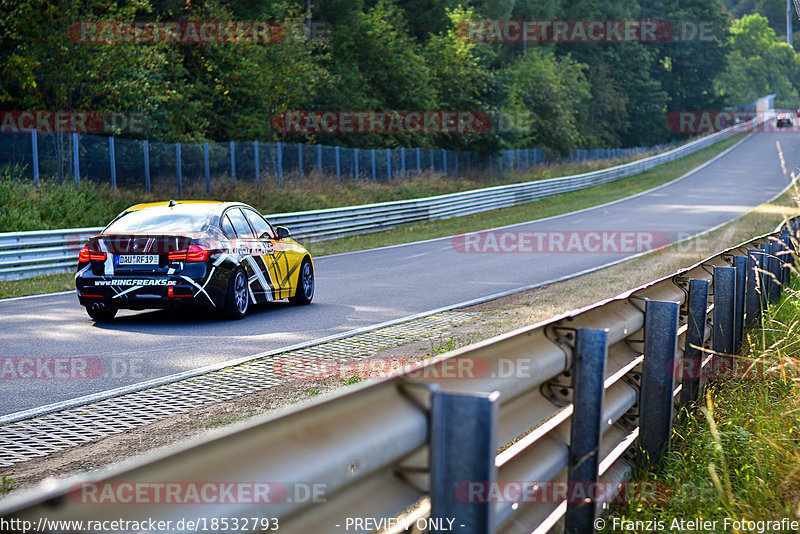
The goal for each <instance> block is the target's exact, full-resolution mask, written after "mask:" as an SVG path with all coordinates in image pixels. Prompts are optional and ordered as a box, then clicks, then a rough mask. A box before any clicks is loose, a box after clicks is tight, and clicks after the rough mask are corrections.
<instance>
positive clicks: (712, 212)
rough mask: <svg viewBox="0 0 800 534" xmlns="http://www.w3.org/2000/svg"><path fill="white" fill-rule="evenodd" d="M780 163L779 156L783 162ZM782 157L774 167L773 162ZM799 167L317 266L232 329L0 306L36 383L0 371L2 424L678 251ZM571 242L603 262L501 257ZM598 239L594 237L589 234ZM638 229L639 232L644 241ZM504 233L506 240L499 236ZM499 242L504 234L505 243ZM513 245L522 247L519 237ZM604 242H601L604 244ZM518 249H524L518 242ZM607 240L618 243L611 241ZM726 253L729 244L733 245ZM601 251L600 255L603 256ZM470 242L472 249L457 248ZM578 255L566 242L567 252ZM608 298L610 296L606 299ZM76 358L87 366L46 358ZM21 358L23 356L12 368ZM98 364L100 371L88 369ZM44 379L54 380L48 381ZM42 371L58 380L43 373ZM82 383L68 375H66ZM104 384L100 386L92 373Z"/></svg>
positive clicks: (689, 185) (714, 180) (194, 316)
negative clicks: (292, 293) (296, 297)
mask: <svg viewBox="0 0 800 534" xmlns="http://www.w3.org/2000/svg"><path fill="white" fill-rule="evenodd" d="M781 154H782V157H781ZM782 160H783V161H782ZM798 165H800V136H798V135H786V134H777V133H757V134H754V135H752V136H750V137H749V138H747V139H746V140H745V141H744V142H743V143H741V144H740V145H738V146H737V147H736V148H735V149H733V150H732V151H730V152H728V153H727V154H725V155H724V156H722V157H721V158H719V159H717V160H716V161H714V162H713V163H711V164H710V165H708V166H706V167H704V168H702V169H700V170H698V171H697V172H695V173H693V174H691V175H689V176H687V177H685V178H683V179H681V180H679V181H677V182H674V183H671V184H669V185H667V186H665V187H661V188H656V189H654V190H652V191H650V192H647V193H644V194H641V195H638V196H635V197H631V198H629V199H625V200H623V201H619V202H616V203H612V204H610V205H606V206H601V207H597V208H592V209H590V210H585V211H582V212H578V213H574V214H570V215H566V216H561V217H556V218H551V219H546V220H542V221H538V222H530V223H525V224H523V225H515V226H514V227H512V228H508V229H506V230H504V231H502V232H494V233H493V234H492V237H489V236H488V235H483V236H480V237H477V238H470V239H471V240H470V241H465V240H464V239H463V238H452V239H451V238H443V239H437V240H433V241H428V242H421V243H412V244H408V245H402V246H395V247H387V248H383V249H376V250H370V251H363V252H355V253H349V254H341V255H336V256H328V257H322V258H318V259H316V261H315V267H316V282H317V286H316V295H315V297H314V302H313V304H312V305H310V306H305V307H294V306H291V305H289V304H287V303H275V304H271V305H268V306H265V307H260V308H256V309H251V312H250V314H249V315H248V316H247V317H245V318H244V319H243V320H241V321H226V320H222V319H219V318H218V317H216V316H214V315H208V314H204V313H197V312H184V313H176V312H167V311H145V312H133V311H121V312H120V313H119V314H118V316H117V319H116V320H114V321H113V322H110V323H98V324H95V323H94V322H93V321H92V320H91V319H89V317H88V316H87V315H86V312H85V311H84V309H83V308H82V307H81V306H79V305H78V301H77V297H76V296H75V295H74V294H61V295H52V296H43V297H36V298H22V299H11V300H5V301H0V337H2V340H3V342H2V349H0V357H3V358H8V357H13V358H22V357H25V358H32V359H34V360H33V362H34V364H33V367H30V366H29V367H27V368H26V369H34V368H35V367H36V366H38V367H39V368H38V369H36V371H35V373H36V374H39V375H40V376H41V378H35V379H22V378H9V373H8V369H7V368H0V373H3V370H4V369H5V370H6V372H5V373H3V374H2V375H0V391H2V399H3V402H2V405H0V414H2V415H5V414H9V413H12V412H16V411H20V410H24V409H28V408H34V407H38V406H42V405H45V404H50V403H54V402H59V401H63V400H67V399H71V398H74V397H78V396H82V395H87V394H90V393H94V392H99V391H103V390H107V389H111V388H114V387H118V386H122V385H126V384H133V383H137V382H142V381H144V380H149V379H153V378H157V377H161V376H165V375H169V374H173V373H177V372H181V371H187V370H191V369H195V368H198V367H201V366H205V365H209V364H213V363H218V362H223V361H226V360H230V359H233V358H237V357H242V356H247V355H250V354H255V353H259V352H263V351H268V350H272V349H276V348H280V347H283V346H288V345H293V344H296V343H299V342H303V341H309V340H313V339H317V338H320V337H325V336H329V335H332V334H336V333H341V332H345V331H349V330H352V329H355V328H360V327H365V326H368V325H373V324H376V323H381V322H384V321H388V320H391V319H397V318H400V317H404V316H408V315H412V314H416V313H420V312H424V311H427V310H431V309H436V308H440V307H444V306H448V305H451V304H455V303H459V302H464V301H467V300H471V299H475V298H478V297H483V296H487V295H492V294H496V293H500V292H503V291H509V290H513V289H516V288H520V287H524V286H529V285H532V284H537V283H542V282H546V281H548V280H553V279H556V278H560V277H563V276H566V275H569V274H572V273H576V272H580V271H584V270H587V269H591V268H593V267H596V266H599V265H604V264H607V263H609V262H612V261H615V260H619V259H621V258H624V257H626V256H630V255H632V254H635V253H636V252H635V251H631V252H614V251H613V250H614V249H613V247H614V246H624V245H630V243H631V242H630V241H625V242H623V241H621V235H620V234H617V235H616V236H615V237H612V234H611V233H606V234H601V233H600V232H604V231H605V232H614V231H616V232H623V231H624V232H640V233H639V234H636V237H635V238H634V241H635V239H640V241H641V240H642V239H644V241H642V243H645V242H647V241H648V240H654V241H655V244H663V243H661V241H662V240H665V239H669V240H670V241H674V240H676V239H678V238H682V237H686V236H687V235H689V234H697V233H700V232H702V231H704V230H707V229H709V228H712V227H715V226H717V225H720V224H722V223H725V222H727V221H730V220H732V219H734V218H736V217H739V216H740V215H743V214H744V213H746V212H748V211H749V210H751V209H752V208H754V207H755V206H758V205H759V204H762V203H764V202H766V201H768V200H769V199H771V198H773V197H775V196H776V195H777V194H778V193H779V192H780V191H782V190H783V189H784V188H786V186H787V185H788V184H789V183H790V180H791V178H790V177H789V176H788V175H787V173H786V170H785V169H788V171H789V172H792V171H794V170H795V169H797V167H798ZM531 232H552V233H551V234H548V235H547V239H549V240H550V241H545V243H549V244H550V245H545V247H547V246H553V247H554V249H556V250H557V249H558V248H559V244H558V243H557V242H555V241H553V240H554V239H557V237H553V236H559V235H560V236H566V237H565V239H567V240H568V239H570V237H572V238H574V237H575V236H578V238H579V239H581V240H582V241H581V243H582V246H585V247H587V248H590V249H592V250H594V249H596V248H598V246H599V247H600V249H601V251H599V252H572V253H568V252H556V253H531V252H517V253H514V252H503V251H502V250H503V249H506V250H512V249H514V248H515V246H516V248H517V249H519V248H522V249H523V250H533V249H535V248H536V247H537V246H538V242H537V239H539V237H537V236H539V234H533V233H531ZM573 232H597V233H598V235H599V236H600V237H599V238H598V237H597V236H589V234H588V233H583V234H574V233H573ZM645 232H646V233H645ZM507 233H510V234H508V235H506V234H507ZM504 236H505V237H504ZM520 236H522V238H521V237H520ZM603 236H605V239H606V242H605V243H604V244H603V239H604V237H603ZM520 239H522V241H519V240H520ZM615 244H616V245H615ZM732 244H733V243H732ZM604 245H605V248H603V246H604ZM465 246H467V247H469V250H470V252H465V251H464V248H465ZM560 246H563V247H564V248H567V249H572V250H574V247H573V246H571V245H570V243H568V242H564V243H562V244H561V245H560ZM609 296H610V295H609ZM78 356H79V357H83V360H82V361H86V360H88V361H90V364H89V367H88V368H87V369H83V370H82V369H70V368H69V364H66V363H58V362H56V361H55V360H52V359H53V358H64V357H78ZM15 361H20V360H15ZM98 361H99V362H102V374H101V370H100V367H98V366H97V365H95V364H92V363H91V362H98ZM48 371H49V373H48ZM48 374H51V375H53V376H47V375H48ZM83 374H86V376H87V378H80V379H74V378H72V377H71V376H70V375H73V376H82V375H83ZM95 375H99V376H95Z"/></svg>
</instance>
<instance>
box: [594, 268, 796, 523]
mask: <svg viewBox="0 0 800 534" xmlns="http://www.w3.org/2000/svg"><path fill="white" fill-rule="evenodd" d="M798 288H800V283H798V282H797V281H796V280H795V283H794V284H793V285H792V287H790V288H787V290H786V291H785V292H784V295H783V297H782V298H781V300H780V301H779V302H778V303H776V304H775V305H773V306H771V307H770V309H769V310H768V311H767V312H765V314H764V318H763V321H762V324H761V326H759V327H756V328H754V329H753V330H752V331H750V332H748V333H747V334H746V339H745V343H744V346H743V349H742V351H741V354H740V356H739V357H737V358H736V360H735V362H736V367H735V372H734V373H731V376H730V378H728V379H724V380H718V381H715V382H714V383H713V385H711V386H710V387H708V388H707V390H706V392H705V395H704V396H703V397H702V398H701V399H699V400H698V406H697V408H698V409H697V410H694V411H691V412H689V413H684V415H685V417H684V418H682V421H681V422H680V423H678V424H677V425H676V426H675V427H674V429H673V437H672V450H671V451H670V453H669V454H668V456H667V459H666V464H665V467H664V469H663V470H662V471H661V472H658V473H655V474H652V473H644V472H643V473H638V474H637V476H636V477H635V478H636V479H638V480H641V481H648V480H649V481H655V482H656V487H657V488H658V491H657V492H656V494H655V495H648V496H647V498H640V499H634V500H635V501H636V502H630V503H626V504H620V505H616V506H614V507H612V509H611V510H610V514H609V517H608V518H607V525H609V527H608V528H607V529H606V530H605V532H612V531H613V529H612V528H611V520H612V519H613V518H614V517H616V518H618V519H624V520H626V521H646V520H657V521H662V522H663V524H664V525H666V527H667V528H669V526H670V525H672V524H673V521H674V520H675V519H678V520H680V519H693V518H699V519H703V520H708V521H712V522H713V523H712V524H711V525H712V528H710V529H709V528H704V529H703V531H704V532H706V531H708V532H731V531H736V529H735V528H734V527H735V526H736V525H733V524H731V523H730V522H729V523H728V524H727V525H726V523H725V518H726V517H727V518H730V519H744V520H751V521H759V520H760V521H764V520H780V519H782V518H789V519H792V520H798V519H800V390H799V389H798V387H800V291H798ZM739 526H740V527H741V525H739ZM762 526H763V525H762ZM750 527H753V528H756V529H758V528H760V527H758V525H750ZM753 528H739V529H738V531H740V532H749V531H751V530H753ZM766 531H767V532H775V531H779V530H776V529H775V528H770V529H767V530H766Z"/></svg>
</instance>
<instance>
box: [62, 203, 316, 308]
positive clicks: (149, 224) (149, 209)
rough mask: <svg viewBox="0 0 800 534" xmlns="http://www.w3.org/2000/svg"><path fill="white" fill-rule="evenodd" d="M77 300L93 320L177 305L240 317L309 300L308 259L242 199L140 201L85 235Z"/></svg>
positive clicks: (311, 290) (310, 270) (77, 277)
mask: <svg viewBox="0 0 800 534" xmlns="http://www.w3.org/2000/svg"><path fill="white" fill-rule="evenodd" d="M75 285H76V287H77V290H78V300H79V301H80V303H81V305H83V306H85V307H86V311H87V312H88V314H89V316H90V317H91V318H92V319H95V320H97V321H100V320H109V319H112V318H113V317H114V316H115V315H116V313H117V311H118V310H120V309H130V310H144V309H153V308H173V307H179V306H195V307H203V308H207V309H210V310H217V311H220V312H221V313H223V314H224V315H225V316H226V317H229V318H233V319H240V318H242V317H244V316H245V314H246V313H247V310H248V309H249V307H250V306H251V305H253V304H257V303H263V302H270V301H274V300H280V299H288V300H289V302H292V303H294V304H309V303H310V302H311V299H312V298H313V297H314V263H313V261H312V259H311V255H310V254H309V253H308V251H307V250H306V249H305V248H304V247H303V246H302V245H300V244H299V243H297V242H296V241H294V240H293V239H291V237H290V233H289V231H288V230H287V229H286V228H283V227H281V226H277V227H273V226H272V225H271V224H270V223H269V222H268V221H267V220H266V219H265V218H264V217H263V216H262V215H261V214H260V213H258V211H256V210H255V209H253V208H252V207H250V206H248V205H247V204H242V203H240V202H205V201H175V200H170V201H169V202H154V203H149V204H139V205H136V206H133V207H131V208H128V209H127V210H125V211H124V212H122V213H121V214H119V215H118V216H117V217H116V218H115V219H114V220H113V221H111V223H110V224H109V225H108V226H107V227H106V228H105V229H104V230H103V231H102V232H101V233H100V234H98V235H96V236H94V237H92V238H91V239H89V241H88V243H87V244H86V246H85V247H83V249H81V251H80V254H79V257H78V272H77V274H76V275H75Z"/></svg>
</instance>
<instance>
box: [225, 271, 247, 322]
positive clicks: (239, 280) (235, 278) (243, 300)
mask: <svg viewBox="0 0 800 534" xmlns="http://www.w3.org/2000/svg"><path fill="white" fill-rule="evenodd" d="M249 307H250V292H249V291H248V288H247V274H245V272H244V269H242V268H241V267H240V268H238V269H236V270H235V271H233V274H232V275H231V278H230V280H229V281H228V291H227V293H225V308H224V309H223V310H222V312H223V314H224V315H225V317H227V318H229V319H241V318H242V317H244V316H245V315H247V310H248V308H249Z"/></svg>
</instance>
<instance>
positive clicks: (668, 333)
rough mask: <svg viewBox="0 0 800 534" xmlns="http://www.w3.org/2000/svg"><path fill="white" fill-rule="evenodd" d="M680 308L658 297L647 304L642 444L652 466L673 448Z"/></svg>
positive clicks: (659, 461) (641, 407)
mask: <svg viewBox="0 0 800 534" xmlns="http://www.w3.org/2000/svg"><path fill="white" fill-rule="evenodd" d="M679 308H680V306H679V305H678V303H677V302H666V301H657V300H648V301H647V304H646V305H645V316H644V361H643V362H642V391H641V399H640V400H639V447H640V455H641V461H642V462H644V463H648V464H650V466H651V467H655V466H657V465H659V464H660V463H661V460H662V459H663V458H664V455H665V454H666V452H667V451H668V450H669V441H670V434H671V432H672V406H673V391H674V390H675V369H676V366H675V363H676V362H675V349H676V347H677V344H678V311H679Z"/></svg>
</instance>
